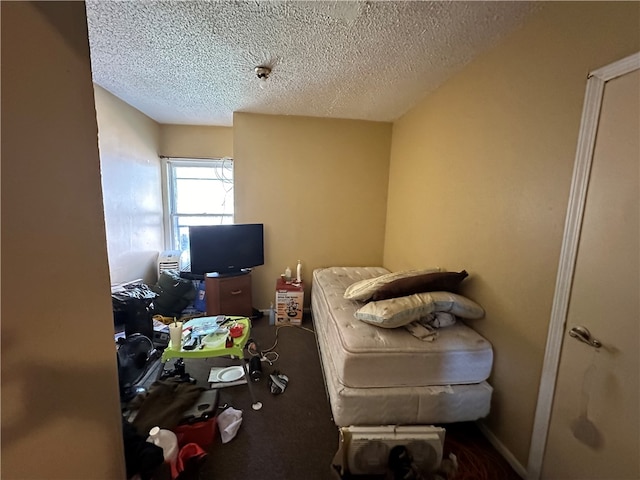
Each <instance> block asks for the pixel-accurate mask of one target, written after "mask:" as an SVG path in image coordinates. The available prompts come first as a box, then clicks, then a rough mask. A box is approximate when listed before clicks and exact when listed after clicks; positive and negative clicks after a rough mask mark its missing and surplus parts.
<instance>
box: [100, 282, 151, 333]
mask: <svg viewBox="0 0 640 480" xmlns="http://www.w3.org/2000/svg"><path fill="white" fill-rule="evenodd" d="M156 297H157V294H156V293H154V292H153V291H151V289H150V288H149V287H148V286H147V285H145V284H144V283H130V284H128V285H124V286H122V287H120V288H119V289H118V290H117V291H114V292H111V303H112V305H113V319H114V323H115V324H116V325H122V324H124V332H125V335H126V336H129V335H133V334H134V333H141V334H142V335H145V336H146V337H148V338H153V319H152V317H153V313H152V311H151V308H150V306H151V303H152V302H153V300H154V298H156Z"/></svg>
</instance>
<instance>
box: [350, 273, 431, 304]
mask: <svg viewBox="0 0 640 480" xmlns="http://www.w3.org/2000/svg"><path fill="white" fill-rule="evenodd" d="M439 271H440V269H439V268H428V269H426V270H402V271H400V272H391V273H385V274H384V275H380V276H379V277H374V278H365V279H364V280H359V281H357V282H356V283H352V284H351V285H349V286H348V287H347V289H346V290H345V291H344V298H346V299H347V300H359V301H361V302H364V301H366V300H369V299H370V298H371V297H372V296H373V294H374V293H375V291H376V290H378V289H379V288H380V287H381V286H383V285H386V284H387V283H390V282H393V281H394V280H398V279H399V278H407V277H415V276H416V275H424V274H425V273H434V272H439Z"/></svg>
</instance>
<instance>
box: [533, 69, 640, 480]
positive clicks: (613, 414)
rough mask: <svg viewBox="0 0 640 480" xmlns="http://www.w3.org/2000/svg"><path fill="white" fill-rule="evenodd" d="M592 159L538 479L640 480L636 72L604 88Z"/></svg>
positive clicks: (639, 76) (639, 117) (639, 110)
mask: <svg viewBox="0 0 640 480" xmlns="http://www.w3.org/2000/svg"><path fill="white" fill-rule="evenodd" d="M592 162H593V163H592V166H591V175H590V176H589V177H588V179H589V180H588V188H587V191H586V192H587V193H586V202H585V203H584V216H583V221H582V228H581V231H580V236H579V242H578V248H577V256H576V263H575V271H574V276H573V284H572V287H571V293H570V296H569V303H568V310H567V316H566V325H565V329H564V333H565V334H564V338H563V340H562V349H561V352H562V353H561V356H560V362H559V366H558V376H557V382H556V386H555V395H554V397H553V406H552V408H551V419H550V422H549V426H548V436H547V441H546V448H545V450H544V457H543V458H544V459H543V463H542V478H543V479H550V480H551V479H552V480H556V479H557V480H560V479H562V480H567V479H576V480H578V479H579V480H588V479H606V480H614V479H615V480H619V479H629V480H637V479H640V461H639V457H640V416H639V410H640V396H639V388H640V383H639V369H640V354H639V352H640V328H639V324H640V295H639V292H640V281H639V277H640V236H639V231H640V193H639V192H640V70H634V71H632V72H630V73H625V74H624V75H622V76H619V77H617V78H614V79H612V80H610V81H608V82H607V83H606V84H605V86H604V93H603V95H602V109H601V114H600V120H599V123H598V125H597V135H596V138H595V148H594V150H593V159H592ZM575 327H584V328H586V329H587V330H588V331H590V333H591V341H593V340H595V341H599V342H600V343H601V345H602V346H601V347H599V348H596V346H594V345H593V344H592V345H589V344H588V343H586V342H583V341H580V340H579V338H577V337H581V336H582V337H583V338H584V337H585V335H584V332H582V333H581V332H579V331H578V332H576V330H575ZM572 329H573V333H574V335H575V337H574V336H571V331H572ZM587 340H588V339H587ZM593 343H596V342H593ZM596 345H597V343H596Z"/></svg>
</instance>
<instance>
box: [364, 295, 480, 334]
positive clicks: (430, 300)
mask: <svg viewBox="0 0 640 480" xmlns="http://www.w3.org/2000/svg"><path fill="white" fill-rule="evenodd" d="M433 312H449V313H452V314H453V315H455V316H457V317H460V318H467V319H475V318H482V317H483V316H484V310H483V308H482V307H481V306H480V305H478V304H477V303H475V302H474V301H473V300H469V299H468V298H466V297H463V296H462V295H458V294H455V293H450V292H425V293H416V294H415V295H408V296H406V297H398V298H390V299H388V300H380V301H377V302H369V303H367V304H366V305H363V306H362V307H360V308H359V309H358V310H357V311H356V313H355V317H356V318H357V319H359V320H362V321H363V322H366V323H370V324H371V325H376V326H378V327H382V328H396V327H402V326H403V325H407V324H409V323H411V322H413V321H415V320H420V319H421V318H423V317H426V316H428V315H429V314H430V313H433Z"/></svg>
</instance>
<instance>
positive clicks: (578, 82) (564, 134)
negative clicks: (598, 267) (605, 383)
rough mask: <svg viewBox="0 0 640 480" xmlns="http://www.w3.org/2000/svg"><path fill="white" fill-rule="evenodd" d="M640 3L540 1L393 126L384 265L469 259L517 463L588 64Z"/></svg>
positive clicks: (608, 53) (620, 50) (630, 28)
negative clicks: (519, 24) (535, 10)
mask: <svg viewBox="0 0 640 480" xmlns="http://www.w3.org/2000/svg"><path fill="white" fill-rule="evenodd" d="M639 6H640V4H639V3H637V2H621V3H612V2H605V3H595V2H594V3H589V2H587V3H583V2H567V3H554V2H550V3H548V4H547V5H546V6H545V9H544V10H543V11H542V12H540V13H539V14H538V15H536V16H535V17H534V18H533V19H532V20H531V21H530V22H529V23H528V24H527V25H526V26H525V27H524V28H522V29H521V30H519V31H517V32H515V33H514V34H513V35H511V36H510V37H509V38H507V39H505V40H504V42H502V43H501V44H500V45H499V46H497V47H496V48H495V49H493V50H491V51H490V52H488V53H487V54H485V55H483V56H482V57H481V58H478V59H477V60H476V61H474V62H473V63H472V64H471V65H470V66H469V67H468V68H466V69H465V70H464V71H463V72H461V73H460V74H458V75H456V76H455V77H454V78H452V79H451V80H450V81H448V82H447V83H446V84H445V85H444V86H443V87H442V88H440V89H439V90H438V91H437V92H435V93H434V94H432V95H430V96H429V97H428V98H426V99H425V100H424V101H422V102H421V103H420V104H419V105H418V106H417V107H416V108H414V109H412V110H411V111H410V112H408V113H407V114H406V115H405V116H403V118H402V119H400V120H399V121H398V122H396V123H395V124H394V129H393V144H392V151H391V167H390V181H389V202H388V216H387V226H386V237H385V252H384V265H385V266H386V267H388V268H391V269H393V270H397V269H403V268H408V267H418V266H423V265H433V264H437V265H440V266H441V267H444V268H447V269H450V270H459V269H463V268H464V269H467V270H468V271H469V272H470V274H471V277H470V279H468V280H465V282H466V285H465V290H464V293H465V294H467V295H468V296H469V297H470V298H472V299H474V300H476V301H478V302H479V303H480V304H482V305H483V306H484V307H485V309H486V312H487V315H486V318H485V319H483V320H480V321H477V322H474V324H473V325H474V327H475V328H477V330H478V331H480V332H481V333H482V334H484V335H485V336H486V337H487V338H488V339H489V340H490V341H491V342H492V343H493V346H494V348H495V363H494V369H493V374H492V376H491V379H490V383H491V384H492V385H493V386H494V388H495V394H494V401H493V410H492V413H491V414H490V416H489V418H488V419H487V425H488V427H489V429H490V430H491V431H492V432H493V433H494V434H495V435H496V436H497V437H498V439H499V440H500V441H501V442H502V443H503V444H504V445H505V446H506V447H507V448H508V449H509V450H510V451H511V452H512V453H513V454H514V455H515V457H516V458H517V460H518V461H519V462H520V463H521V464H522V465H526V463H527V456H528V448H529V440H530V436H531V429H532V423H533V415H534V411H535V404H536V398H537V391H538V383H539V378H540V372H541V367H542V360H543V355H544V349H545V342H546V335H547V327H548V322H549V315H550V311H551V304H552V299H553V292H554V285H555V276H556V272H557V264H558V259H559V254H560V246H561V241H562V235H563V228H564V219H565V213H566V208H567V201H568V197H569V187H570V182H571V174H572V170H573V161H574V155H575V148H576V142H577V135H578V127H579V122H580V115H581V111H582V101H583V97H584V89H585V84H586V75H587V73H588V72H589V71H590V70H592V69H594V68H597V67H600V66H603V65H606V64H608V63H610V62H612V61H614V60H617V59H619V58H622V57H624V56H626V55H628V54H631V53H633V52H634V51H637V50H638V49H639V48H640V42H639V35H640V34H639V32H640V30H639V28H638V19H639V18H640V16H639V14H640V11H639Z"/></svg>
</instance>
